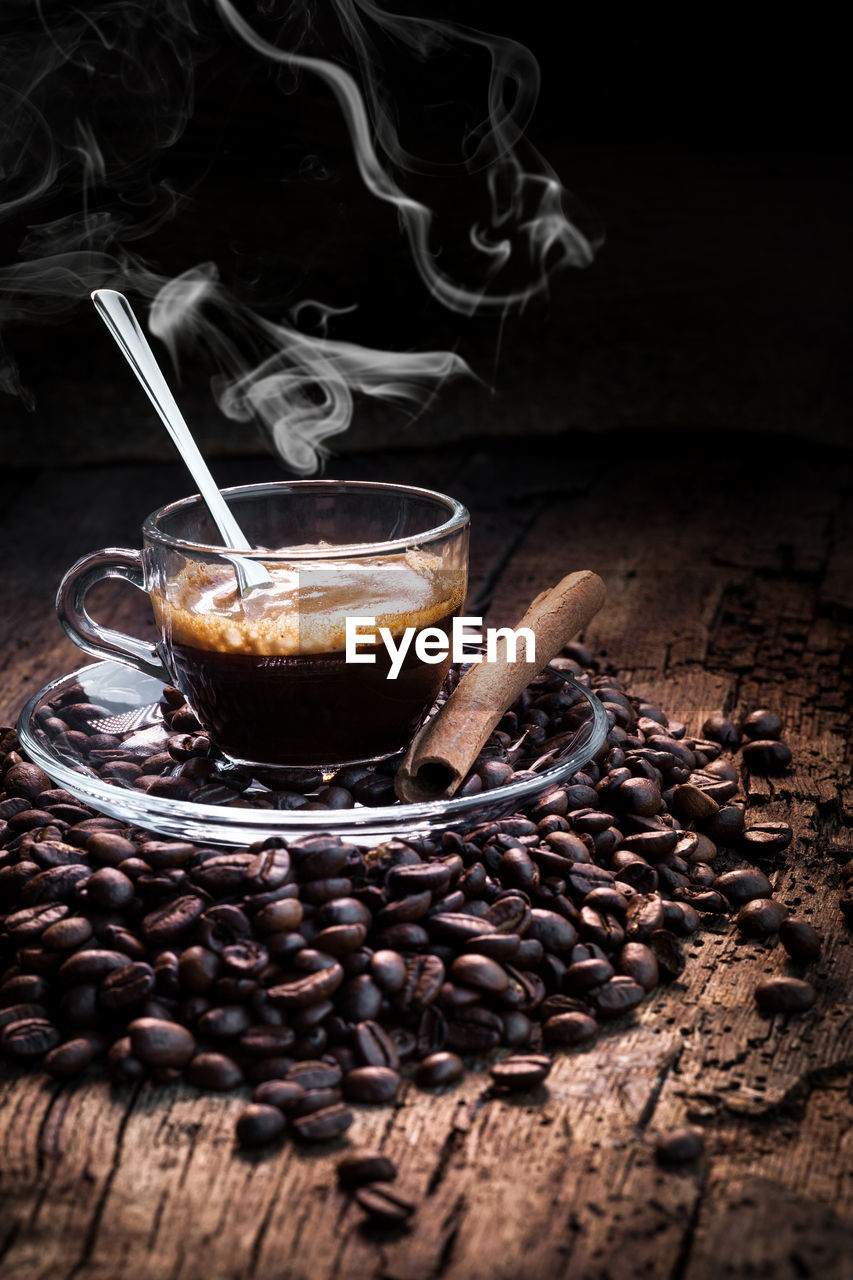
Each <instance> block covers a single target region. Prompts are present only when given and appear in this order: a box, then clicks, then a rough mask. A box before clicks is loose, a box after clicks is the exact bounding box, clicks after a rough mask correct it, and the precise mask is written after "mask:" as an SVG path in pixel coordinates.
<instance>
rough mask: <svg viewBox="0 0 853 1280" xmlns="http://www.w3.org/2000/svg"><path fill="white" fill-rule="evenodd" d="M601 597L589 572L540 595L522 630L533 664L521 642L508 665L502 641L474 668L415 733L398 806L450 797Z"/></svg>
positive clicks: (398, 782)
mask: <svg viewBox="0 0 853 1280" xmlns="http://www.w3.org/2000/svg"><path fill="white" fill-rule="evenodd" d="M604 596H605V589H604V583H603V582H602V581H601V579H600V578H599V576H598V574H596V573H593V572H592V571H591V570H589V569H583V570H581V571H580V572H578V573H570V574H569V575H568V576H567V577H565V578H563V579H562V581H561V582H558V583H557V585H556V586H555V587H551V588H549V590H547V591H543V592H542V593H541V595H538V596H537V597H536V599H535V600H534V601H533V603H532V604H531V605H530V607H529V608H528V610H527V612H526V613H525V615H524V617H523V618H522V619H521V621H520V622H519V623H518V624H517V627H529V628H530V629H531V631H532V632H533V634H534V636H535V639H536V643H535V649H536V656H535V659H534V660H533V661H532V662H529V661H526V660H524V659H522V658H521V656H520V655H521V654H524V655H525V657H526V652H527V650H526V646H525V645H524V642H523V641H522V642H521V643H520V644H519V646H518V660H517V661H515V662H510V661H509V659H508V656H507V654H508V646H507V641H506V640H505V638H504V637H499V639H498V643H497V660H496V661H495V662H486V661H483V662H481V663H479V664H477V665H475V666H472V667H471V669H470V670H469V671H468V672H467V673H466V675H465V676H463V678H462V679H461V680H460V682H459V684H458V685H457V687H456V689H454V691H453V693H452V694H451V695H450V697H449V698H448V699H447V701H446V702H445V704H444V706H443V707H442V708H441V709H440V711H438V712H437V713H436V714H435V715H434V716H433V717H432V718H431V719H430V720H428V721H427V722H426V724H424V725H422V726H421V728H420V729H419V730H418V732H417V733H416V735H415V737H414V739H413V740H412V743H411V746H410V747H409V749H408V751H407V752H406V755H405V756H404V758H403V762H402V764H401V765H400V768H399V770H398V772H397V776H396V779H395V783H394V785H395V789H396V792H397V795H398V796H399V798H400V799H401V800H403V801H407V802H408V803H410V804H411V803H416V802H421V801H425V800H443V799H447V798H449V797H450V796H452V795H453V794H454V792H455V791H456V790H457V789H458V787H459V786H460V784H461V782H462V781H463V779H464V778H465V777H466V775H467V773H468V770H469V769H470V767H471V765H472V764H473V763H474V761H475V759H476V758H477V753H478V752H479V750H480V748H481V747H482V745H483V743H484V742H485V741H486V739H487V738H488V736H489V734H490V733H491V732H492V730H493V729H494V727H495V725H496V724H497V723H498V721H499V720H500V719H501V717H502V716H503V714H504V712H505V711H506V710H507V709H508V708H509V707H510V706H511V705H512V703H513V702H514V701H515V699H516V698H517V697H518V696H519V694H520V693H521V692H522V690H524V689H526V688H527V686H528V684H529V683H530V681H531V680H532V679H533V677H534V676H536V675H538V674H539V672H540V671H541V670H542V669H543V668H544V667H546V666H547V665H548V663H549V662H550V661H551V659H552V658H554V657H556V656H557V654H558V653H559V652H560V650H561V649H562V647H563V645H565V644H566V643H567V642H568V641H569V640H571V638H572V636H575V635H577V633H578V632H579V631H582V630H583V628H584V627H585V626H586V625H587V623H588V622H589V621H590V620H591V619H592V618H593V617H595V615H596V613H598V611H599V609H600V608H601V606H602V604H603V603H604ZM516 629H517V628H516Z"/></svg>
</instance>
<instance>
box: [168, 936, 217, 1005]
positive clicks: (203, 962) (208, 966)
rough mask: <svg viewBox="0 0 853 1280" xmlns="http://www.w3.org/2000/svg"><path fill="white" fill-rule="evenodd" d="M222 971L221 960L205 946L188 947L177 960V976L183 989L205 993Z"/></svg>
mask: <svg viewBox="0 0 853 1280" xmlns="http://www.w3.org/2000/svg"><path fill="white" fill-rule="evenodd" d="M221 971H222V961H221V959H220V957H219V956H218V955H217V954H216V953H215V952H214V951H209V950H208V949H207V947H188V948H187V949H186V951H183V952H181V956H180V959H179V961H178V978H179V981H180V984H181V987H182V989H183V990H184V991H188V992H190V994H191V995H205V994H206V993H207V992H208V991H210V989H211V987H212V986H213V983H214V982H215V981H216V979H217V978H218V977H219V975H220V973H221Z"/></svg>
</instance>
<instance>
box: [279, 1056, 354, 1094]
mask: <svg viewBox="0 0 853 1280" xmlns="http://www.w3.org/2000/svg"><path fill="white" fill-rule="evenodd" d="M287 1078H288V1080H295V1081H296V1083H297V1084H300V1085H301V1086H302V1088H303V1089H305V1090H309V1089H337V1088H339V1087H340V1083H341V1080H342V1078H343V1072H342V1071H341V1069H340V1067H338V1066H335V1065H333V1064H332V1063H329V1062H321V1061H319V1060H317V1061H313V1060H308V1061H305V1062H297V1063H296V1064H295V1066H293V1067H291V1069H290V1071H288V1073H287Z"/></svg>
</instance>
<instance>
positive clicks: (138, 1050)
mask: <svg viewBox="0 0 853 1280" xmlns="http://www.w3.org/2000/svg"><path fill="white" fill-rule="evenodd" d="M128 1032H129V1035H130V1045H131V1049H132V1051H133V1053H134V1055H135V1056H136V1057H137V1058H139V1060H140V1061H141V1062H144V1063H146V1065H147V1066H149V1067H183V1066H186V1064H187V1063H188V1062H189V1061H190V1059H191V1058H192V1057H193V1055H194V1053H195V1049H196V1042H195V1036H193V1035H192V1033H191V1032H190V1031H188V1030H187V1029H186V1027H182V1026H181V1025H180V1024H179V1023H177V1022H167V1021H165V1020H164V1019H160V1018H137V1019H136V1020H135V1021H134V1022H131V1024H130V1026H129V1027H128Z"/></svg>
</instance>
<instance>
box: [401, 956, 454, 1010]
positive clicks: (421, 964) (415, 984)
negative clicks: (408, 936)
mask: <svg viewBox="0 0 853 1280" xmlns="http://www.w3.org/2000/svg"><path fill="white" fill-rule="evenodd" d="M443 982H444V965H443V964H442V962H441V961H440V960H439V959H438V957H437V956H434V955H422V956H414V957H413V959H411V960H410V961H409V962H408V964H407V965H406V981H405V984H404V986H403V988H402V990H401V991H400V994H399V995H398V996H397V1003H398V1004H399V1006H400V1008H401V1009H402V1010H403V1011H404V1012H405V1013H420V1012H421V1011H422V1010H423V1009H425V1008H426V1007H427V1005H430V1004H432V1002H433V1001H434V1000H435V998H436V997H437V995H438V993H439V991H440V989H441V984H442V983H443Z"/></svg>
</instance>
